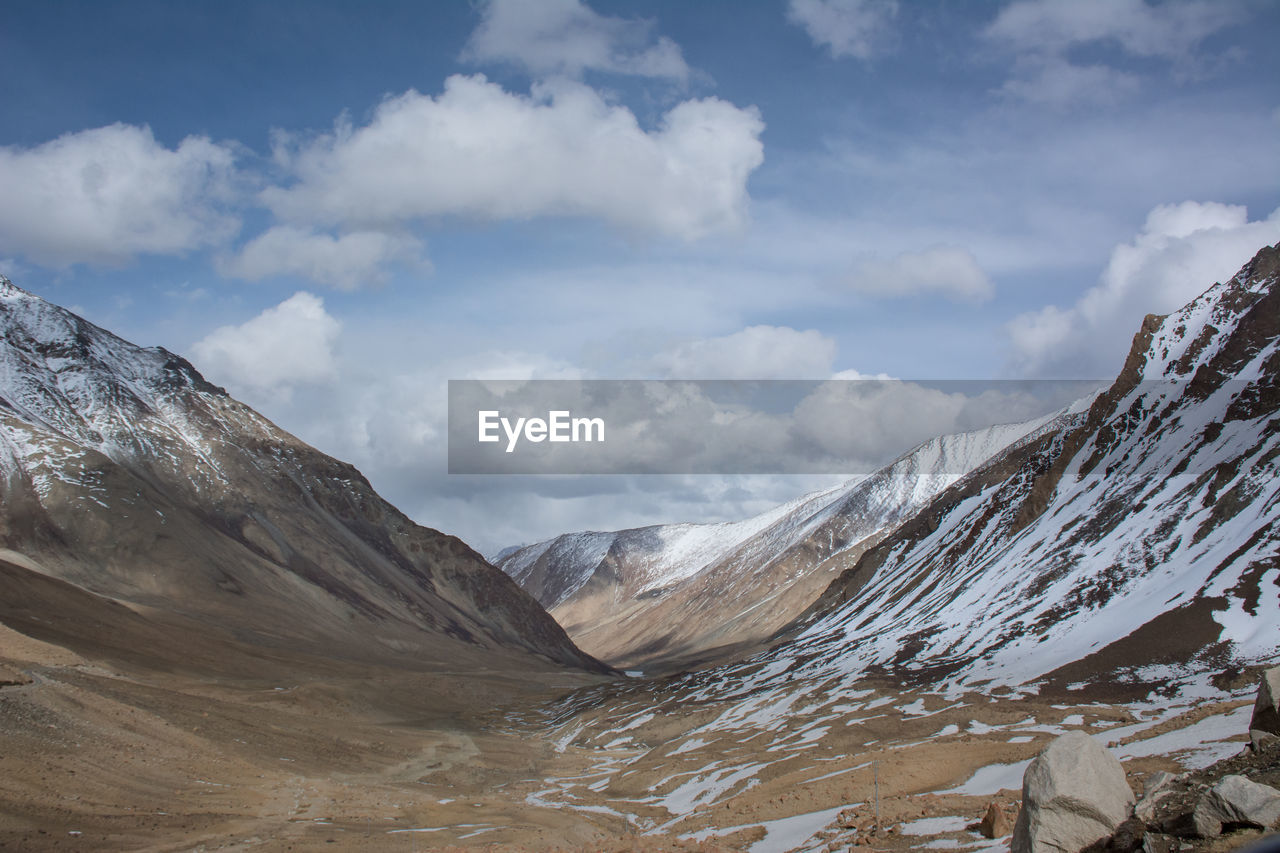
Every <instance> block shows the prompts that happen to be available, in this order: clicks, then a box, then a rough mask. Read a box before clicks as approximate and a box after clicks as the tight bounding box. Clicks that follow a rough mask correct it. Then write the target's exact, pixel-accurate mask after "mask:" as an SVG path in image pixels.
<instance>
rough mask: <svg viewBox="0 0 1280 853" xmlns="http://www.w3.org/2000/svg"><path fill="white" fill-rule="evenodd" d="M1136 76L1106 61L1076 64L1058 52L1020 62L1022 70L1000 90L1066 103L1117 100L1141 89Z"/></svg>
mask: <svg viewBox="0 0 1280 853" xmlns="http://www.w3.org/2000/svg"><path fill="white" fill-rule="evenodd" d="M1138 88H1139V81H1138V78H1137V77H1136V76H1134V75H1133V74H1130V73H1128V72H1125V71H1120V70H1118V69H1115V68H1109V67H1107V66H1105V65H1074V64H1072V63H1071V62H1068V61H1067V60H1065V59H1063V58H1061V57H1058V56H1037V57H1032V58H1028V59H1026V60H1024V61H1021V62H1019V63H1018V73H1017V74H1016V75H1015V76H1014V77H1012V78H1010V79H1008V80H1006V81H1005V83H1004V85H1003V86H1001V87H1000V92H1001V93H1003V94H1005V95H1008V96H1010V97H1013V98H1017V99H1020V100H1024V101H1031V102H1034V103H1041V104H1049V105H1051V106H1056V107H1065V106H1069V105H1071V104H1076V103H1081V102H1090V101H1092V102H1103V103H1115V102H1118V101H1121V100H1123V99H1125V98H1128V97H1129V96H1131V95H1133V94H1135V93H1137V91H1138Z"/></svg>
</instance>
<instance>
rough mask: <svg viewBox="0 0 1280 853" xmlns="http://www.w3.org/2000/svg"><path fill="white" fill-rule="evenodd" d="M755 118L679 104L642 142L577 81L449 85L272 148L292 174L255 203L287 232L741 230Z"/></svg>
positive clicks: (754, 155)
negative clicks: (425, 224) (571, 219)
mask: <svg viewBox="0 0 1280 853" xmlns="http://www.w3.org/2000/svg"><path fill="white" fill-rule="evenodd" d="M763 130H764V122H763V121H762V120H761V118H760V114H759V112H758V111H757V110H756V109H755V108H754V107H748V108H739V107H736V106H734V105H733V104H730V103H728V102H726V101H722V100H719V99H717V98H705V99H701V100H689V101H684V102H683V103H680V104H678V105H677V106H675V107H674V108H672V109H671V110H670V111H668V112H667V113H666V115H665V116H663V118H662V121H661V124H660V126H659V127H658V128H657V129H655V130H652V131H645V130H644V129H642V128H641V127H640V125H639V123H638V122H637V121H636V117H635V116H634V115H633V114H632V113H631V111H630V110H628V109H626V108H625V107H622V106H619V105H615V104H609V103H607V102H606V101H605V100H604V99H603V98H602V97H601V96H600V94H599V93H597V92H596V91H594V90H592V89H590V88H588V87H586V86H583V85H581V84H578V83H573V82H568V81H564V80H561V81H558V82H556V83H543V84H537V85H535V86H534V87H533V91H532V94H531V95H529V96H522V95H518V94H513V93H509V92H506V91H504V90H503V89H502V88H501V87H500V86H498V85H496V84H494V83H490V82H489V81H488V80H486V79H485V78H484V77H483V76H482V75H476V76H470V77H466V76H458V75H455V76H452V77H450V78H449V79H448V80H447V81H446V82H445V88H444V91H443V92H442V93H441V94H440V95H439V96H437V97H430V96H427V95H421V94H419V93H418V92H415V91H409V92H407V93H405V94H403V95H400V96H398V97H394V98H389V99H387V100H386V101H384V102H383V103H382V104H381V105H380V106H379V107H378V109H377V110H376V112H375V113H374V116H373V118H372V120H371V121H370V123H369V124H368V125H366V126H364V127H359V128H353V127H351V126H350V125H349V124H345V123H340V124H339V125H338V127H337V128H336V129H335V130H334V132H333V133H330V134H326V135H323V136H321V137H319V138H317V139H315V140H312V141H311V142H309V143H307V144H305V145H302V146H300V147H298V148H296V149H282V150H278V152H277V156H278V159H279V161H280V162H281V163H283V164H285V165H286V167H287V168H289V169H291V170H292V171H293V173H294V174H295V175H296V176H297V182H296V183H295V184H293V185H292V186H289V187H287V188H286V187H271V188H269V189H267V190H264V191H263V193H262V200H263V201H264V202H265V203H266V204H267V206H269V207H270V208H271V209H272V210H273V211H274V212H275V213H276V215H277V216H279V217H280V218H282V219H283V220H286V221H288V222H292V223H303V222H306V223H316V224H324V225H339V224H342V225H346V226H348V227H351V228H353V229H365V228H378V227H386V226H387V225H391V224H398V223H402V222H405V221H407V220H413V219H420V218H427V217H435V216H446V215H454V216H464V217H472V218H476V219H482V220H497V219H526V218H530V217H535V216H587V217H598V218H601V219H604V220H606V221H609V222H612V223H614V224H616V225H621V226H625V227H629V228H636V229H642V230H650V231H657V232H660V233H664V234H669V235H676V236H680V237H684V238H687V239H693V238H697V237H700V236H703V235H705V234H707V233H710V232H715V231H722V230H733V229H736V228H738V227H740V226H741V225H742V224H743V223H744V222H745V220H746V216H747V203H748V195H747V178H748V176H749V175H750V174H751V172H752V171H753V170H754V169H755V168H756V167H758V166H759V165H760V164H761V163H762V162H763V161H764V150H763V146H762V144H761V142H760V134H761V133H762V132H763Z"/></svg>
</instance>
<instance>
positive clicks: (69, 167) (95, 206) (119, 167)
mask: <svg viewBox="0 0 1280 853" xmlns="http://www.w3.org/2000/svg"><path fill="white" fill-rule="evenodd" d="M234 165H235V155H234V153H233V151H232V150H231V148H230V147H228V146H226V145H219V144H216V143H214V142H211V141H210V140H209V139H207V138H205V137H198V136H189V137H187V138H186V139H184V140H183V141H182V142H181V143H179V144H178V147H177V148H174V149H169V148H166V147H165V146H163V145H161V144H160V143H159V142H157V141H156V138H155V136H154V135H153V134H152V133H151V129H150V128H148V127H135V126H133V125H127V124H113V125H109V126H107V127H99V128H95V129H93V130H84V131H80V132H78V133H68V134H65V135H63V136H60V137H58V138H57V139H54V140H51V141H49V142H46V143H44V144H42V145H38V146H36V147H34V148H19V147H16V146H5V147H0V186H3V187H4V202H3V204H0V250H4V251H9V252H13V253H15V254H19V255H21V256H23V257H25V258H27V259H28V260H30V261H33V262H35V263H38V264H41V265H44V266H51V267H66V266H69V265H71V264H76V263H93V264H121V263H124V262H126V261H128V260H129V259H130V258H132V257H133V256H134V255H136V254H139V253H155V254H172V253H181V252H184V251H187V250H190V249H195V248H200V247H203V246H209V245H216V244H218V243H221V242H223V241H224V240H226V239H229V238H230V237H231V236H232V235H233V234H234V233H235V232H236V230H237V228H238V227H239V222H238V220H237V219H236V218H235V217H233V216H231V215H229V214H227V213H226V211H225V207H224V203H225V202H227V201H229V200H230V199H231V197H232V195H233V184H234V179H235V174H234Z"/></svg>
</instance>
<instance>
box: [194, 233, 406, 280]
mask: <svg viewBox="0 0 1280 853" xmlns="http://www.w3.org/2000/svg"><path fill="white" fill-rule="evenodd" d="M422 248H423V247H422V243H421V242H420V241H418V240H417V239H415V238H413V237H410V236H408V235H405V234H387V233H384V232H381V231H353V232H350V233H346V234H342V235H339V236H337V237H334V236H332V235H330V234H323V233H317V232H315V231H310V230H308V229H304V228H295V227H293V226H291V225H278V226H276V227H274V228H271V229H269V230H267V231H265V232H263V233H262V234H259V235H258V236H257V237H255V238H253V239H252V240H250V241H249V242H248V243H247V244H246V245H245V246H244V248H242V249H241V250H240V252H239V253H238V254H236V255H233V256H230V257H225V258H222V259H220V260H219V262H218V271H219V272H220V273H222V274H223V275H226V276H231V277H233V278H242V279H245V280H247V281H259V280H261V279H264V278H270V277H273V276H286V275H296V276H300V277H302V278H306V279H309V280H311V281H314V282H316V283H317V284H324V285H328V286H329V287H334V288H337V289H338V290H358V289H359V288H361V287H366V286H369V285H374V284H381V283H382V282H383V281H385V280H386V278H387V269H386V267H387V265H388V264H392V263H398V264H402V265H412V266H416V267H418V268H420V269H429V267H430V265H429V264H427V262H426V261H425V260H423V259H422Z"/></svg>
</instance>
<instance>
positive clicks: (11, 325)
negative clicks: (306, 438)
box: [0, 278, 594, 666]
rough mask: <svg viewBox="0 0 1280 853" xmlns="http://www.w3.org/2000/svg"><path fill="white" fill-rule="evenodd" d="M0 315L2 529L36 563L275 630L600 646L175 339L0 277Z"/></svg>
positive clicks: (183, 609) (80, 579)
mask: <svg viewBox="0 0 1280 853" xmlns="http://www.w3.org/2000/svg"><path fill="white" fill-rule="evenodd" d="M0 333H2V336H0V497H2V498H3V506H2V507H0V546H3V548H4V549H8V551H10V552H17V553H19V554H21V555H22V556H23V559H24V560H25V563H24V565H30V566H36V567H38V568H39V571H41V572H42V573H45V574H48V575H51V576H54V577H57V578H59V579H61V580H65V581H69V582H71V583H73V584H76V585H78V586H80V587H81V588H83V589H85V590H88V591H90V592H92V593H95V594H97V595H101V596H106V597H108V598H111V599H116V600H119V601H123V602H128V603H132V604H135V605H141V606H147V607H151V608H156V609H158V610H160V611H163V612H170V613H176V614H181V615H182V616H183V617H184V618H192V619H196V620H203V621H204V622H207V623H209V624H213V625H217V626H219V628H222V629H231V630H235V631H238V632H244V635H245V636H249V635H252V636H255V637H258V638H259V639H262V638H267V639H268V641H269V642H271V643H279V644H285V645H292V646H295V647H303V648H307V649H326V650H334V649H337V650H341V652H342V653H343V654H354V655H362V656H365V657H375V658H376V657H378V656H379V655H382V654H403V653H416V654H419V655H423V656H424V658H423V659H424V660H425V659H426V658H431V659H435V658H438V657H441V656H442V655H443V656H445V657H447V654H448V651H447V650H448V648H449V646H450V645H451V644H455V643H464V644H467V645H469V646H476V645H478V646H481V647H487V648H492V649H495V650H504V651H506V650H512V649H522V650H523V652H524V653H528V652H535V653H538V654H541V655H544V656H546V657H550V658H552V659H555V660H557V661H561V662H566V663H573V664H576V665H584V664H585V665H587V666H592V665H593V663H594V662H592V661H589V660H587V659H586V658H585V657H584V656H582V655H581V654H580V653H579V652H578V651H577V649H576V648H574V646H573V645H572V643H570V642H569V640H568V639H567V637H566V636H565V634H564V632H563V631H562V630H561V629H560V627H559V626H558V625H556V624H555V623H554V621H553V620H551V619H550V618H549V617H548V616H547V615H546V614H545V613H544V612H543V611H542V609H541V608H539V607H538V606H537V604H536V603H535V602H534V601H533V600H531V599H530V598H528V596H526V595H525V594H524V593H523V592H521V591H520V590H519V589H518V587H517V586H516V585H515V584H513V583H512V582H511V581H510V580H509V579H508V578H506V577H505V576H504V575H503V574H502V573H501V572H498V571H497V570H495V569H494V568H493V567H491V566H490V565H488V564H487V563H486V562H485V561H484V560H483V559H482V558H480V557H479V555H477V554H476V553H475V552H473V551H472V550H471V549H470V548H468V547H467V546H466V545H465V544H464V543H462V542H461V541H459V540H457V539H455V538H453V537H449V536H445V535H443V534H441V533H438V532H436V531H434V530H428V529H426V528H422V527H419V526H418V525H416V524H414V523H413V522H411V521H410V520H409V519H408V518H406V517H405V516H403V515H402V514H401V513H399V512H398V511H397V510H396V509H395V508H394V507H392V506H391V505H390V504H388V503H386V502H385V501H383V500H382V499H381V498H380V497H379V496H378V495H377V494H376V493H375V492H374V491H373V489H372V488H371V487H370V486H369V484H368V482H367V481H366V480H365V479H364V478H363V477H362V476H361V475H360V473H359V472H358V471H356V470H355V468H353V467H351V466H350V465H347V464H344V463H342V462H339V461H337V460H335V459H332V458H330V457H328V456H325V455H324V454H322V453H320V452H318V451H316V450H315V449H313V448H311V447H309V446H307V445H306V444H304V443H302V442H301V441H299V440H298V439H296V438H294V437H293V436H291V435H289V434H287V433H285V432H284V431H282V430H280V429H279V428H277V427H276V426H274V425H273V424H271V423H270V422H269V421H267V420H266V419H265V418H263V417H262V416H260V415H259V414H257V413H256V412H254V411H253V410H252V409H250V408H248V407H247V406H244V405H242V404H240V403H238V402H236V401H235V400H233V399H232V398H231V397H229V396H228V395H227V393H226V392H225V391H224V390H223V389H221V388H218V387H216V386H213V385H211V384H209V383H208V382H206V381H205V380H204V379H203V378H202V377H201V376H200V374H199V373H198V372H196V370H195V369H194V368H193V367H192V366H191V365H190V364H189V363H188V362H186V361H185V360H184V359H182V358H180V357H179V356H176V355H174V354H172V353H170V352H167V351H166V350H163V349H159V348H152V349H145V348H141V347H137V346H134V345H133V344H130V343H128V342H127V341H124V340H121V339H120V338H118V337H116V336H114V335H112V334H110V333H109V332H106V331H105V330H103V329H100V328H98V327H97V326H94V325H93V324H92V323H89V322H87V321H85V320H83V319H82V318H80V317H77V316H76V315H74V314H72V313H71V312H69V311H66V310H64V309H62V308H59V307H57V306H55V305H52V304H50V303H48V302H46V301H44V300H43V299H41V298H39V297H37V296H34V295H32V294H30V293H28V292H26V291H24V290H22V289H20V288H18V287H16V286H15V285H13V284H12V283H11V282H9V281H8V280H7V279H4V278H0Z"/></svg>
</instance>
